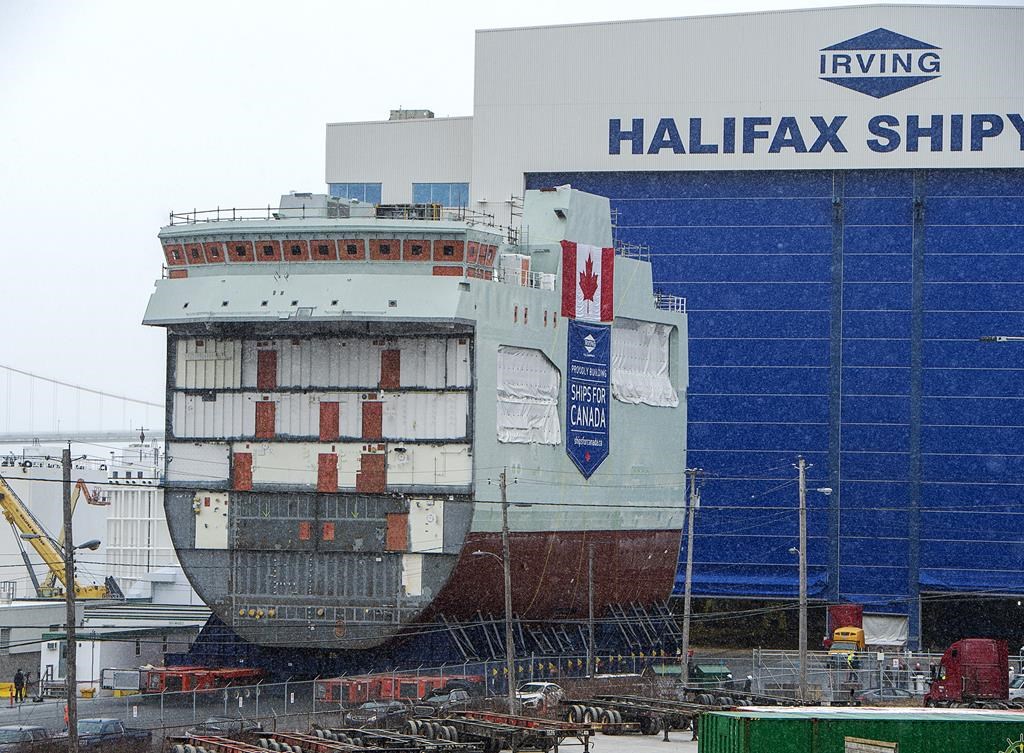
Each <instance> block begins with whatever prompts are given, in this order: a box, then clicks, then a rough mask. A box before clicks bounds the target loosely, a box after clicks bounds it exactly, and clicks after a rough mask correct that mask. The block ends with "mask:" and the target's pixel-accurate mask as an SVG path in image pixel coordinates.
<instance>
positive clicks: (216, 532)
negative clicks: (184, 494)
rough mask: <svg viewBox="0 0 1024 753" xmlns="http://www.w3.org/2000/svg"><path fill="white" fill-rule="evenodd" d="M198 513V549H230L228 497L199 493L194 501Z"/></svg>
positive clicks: (221, 493) (219, 494)
mask: <svg viewBox="0 0 1024 753" xmlns="http://www.w3.org/2000/svg"><path fill="white" fill-rule="evenodd" d="M192 508H193V509H194V510H195V513H196V539H195V546H196V549H227V548H228V495H227V493H226V492H212V491H199V492H196V495H195V497H193V499H192Z"/></svg>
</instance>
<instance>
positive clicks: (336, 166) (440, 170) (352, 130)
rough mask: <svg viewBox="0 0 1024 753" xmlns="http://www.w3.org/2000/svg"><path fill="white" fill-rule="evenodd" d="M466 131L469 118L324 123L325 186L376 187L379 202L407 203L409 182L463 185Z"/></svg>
mask: <svg viewBox="0 0 1024 753" xmlns="http://www.w3.org/2000/svg"><path fill="white" fill-rule="evenodd" d="M472 133H473V125H472V120H471V119H470V118H431V119H425V120H392V121H382V122H376V123H330V124H328V126H327V134H328V135H327V182H328V183H338V182H361V183H381V184H382V185H381V192H382V194H381V199H382V200H383V202H384V203H385V204H392V203H408V202H410V201H412V181H413V180H417V181H418V180H420V179H421V176H422V179H423V180H429V181H431V182H440V183H469V181H470V177H471V174H472V170H471V166H470V144H471V141H472V138H473V135H472ZM366 145H368V146H370V147H371V148H369V149H366V148H364V147H365V146H366ZM341 176H344V177H341Z"/></svg>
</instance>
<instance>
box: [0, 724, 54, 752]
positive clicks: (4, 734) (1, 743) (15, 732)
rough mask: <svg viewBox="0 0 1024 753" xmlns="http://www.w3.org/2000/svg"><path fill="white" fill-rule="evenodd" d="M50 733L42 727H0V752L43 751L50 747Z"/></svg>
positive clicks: (21, 725)
mask: <svg viewBox="0 0 1024 753" xmlns="http://www.w3.org/2000/svg"><path fill="white" fill-rule="evenodd" d="M50 739H51V738H50V732H49V730H47V729H45V728H44V727H36V726H32V725H28V724H15V725H11V726H8V727H0V751H3V752H4V753H6V751H18V753H21V752H22V751H25V753H28V752H29V751H32V752H34V751H45V750H48V749H49V748H50V747H52V746H51V744H50Z"/></svg>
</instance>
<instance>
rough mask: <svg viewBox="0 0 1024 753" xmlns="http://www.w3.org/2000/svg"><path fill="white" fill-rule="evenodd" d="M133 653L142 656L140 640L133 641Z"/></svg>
mask: <svg viewBox="0 0 1024 753" xmlns="http://www.w3.org/2000/svg"><path fill="white" fill-rule="evenodd" d="M72 540H73V539H72ZM135 655H136V656H142V641H135Z"/></svg>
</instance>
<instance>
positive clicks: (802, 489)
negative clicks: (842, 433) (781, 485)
mask: <svg viewBox="0 0 1024 753" xmlns="http://www.w3.org/2000/svg"><path fill="white" fill-rule="evenodd" d="M796 467H797V471H798V477H797V481H798V485H799V493H800V541H799V546H796V547H791V548H790V550H789V553H790V554H795V555H797V556H798V557H799V565H798V567H799V574H800V578H799V579H800V624H799V633H800V637H799V640H800V647H799V651H800V700H801V701H806V700H807V469H808V468H810V467H811V466H810V464H809V463H808V462H807V461H806V460H804V458H802V457H799V456H798V457H797V459H796ZM814 491H816V492H818V493H820V494H824V495H825V496H826V497H827V496H829V495H831V494H832V488H831V487H828V486H820V487H818V488H816V489H814Z"/></svg>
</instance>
